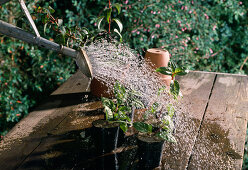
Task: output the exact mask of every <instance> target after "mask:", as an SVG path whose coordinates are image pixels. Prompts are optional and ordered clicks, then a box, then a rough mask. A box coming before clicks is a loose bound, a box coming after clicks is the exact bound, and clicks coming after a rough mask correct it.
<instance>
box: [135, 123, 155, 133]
mask: <svg viewBox="0 0 248 170" xmlns="http://www.w3.org/2000/svg"><path fill="white" fill-rule="evenodd" d="M133 126H134V128H135V129H136V130H138V131H139V132H143V133H150V132H152V125H149V124H147V123H144V122H134V123H133Z"/></svg>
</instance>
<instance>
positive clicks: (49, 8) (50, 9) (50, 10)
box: [48, 6, 55, 14]
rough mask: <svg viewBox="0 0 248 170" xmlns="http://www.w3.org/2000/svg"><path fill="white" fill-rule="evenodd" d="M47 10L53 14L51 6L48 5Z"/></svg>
mask: <svg viewBox="0 0 248 170" xmlns="http://www.w3.org/2000/svg"><path fill="white" fill-rule="evenodd" d="M48 10H49V12H50V13H51V14H53V13H54V12H55V10H54V9H53V8H52V7H51V6H49V7H48Z"/></svg>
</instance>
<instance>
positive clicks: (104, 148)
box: [92, 119, 120, 154]
mask: <svg viewBox="0 0 248 170" xmlns="http://www.w3.org/2000/svg"><path fill="white" fill-rule="evenodd" d="M92 125H93V135H92V137H93V139H94V142H95V146H96V150H97V153H98V154H105V153H109V152H111V151H112V150H114V149H116V147H117V144H118V136H119V129H120V128H119V125H120V124H119V123H109V122H108V121H106V120H103V119H100V120H96V121H94V122H93V123H92Z"/></svg>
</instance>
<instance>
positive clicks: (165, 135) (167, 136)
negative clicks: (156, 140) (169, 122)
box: [156, 131, 177, 143]
mask: <svg viewBox="0 0 248 170" xmlns="http://www.w3.org/2000/svg"><path fill="white" fill-rule="evenodd" d="M156 135H157V136H159V137H160V138H162V139H164V140H166V141H168V142H172V143H176V142H177V141H176V139H175V137H174V136H173V135H172V134H171V133H168V132H166V131H162V132H159V133H157V134H156Z"/></svg>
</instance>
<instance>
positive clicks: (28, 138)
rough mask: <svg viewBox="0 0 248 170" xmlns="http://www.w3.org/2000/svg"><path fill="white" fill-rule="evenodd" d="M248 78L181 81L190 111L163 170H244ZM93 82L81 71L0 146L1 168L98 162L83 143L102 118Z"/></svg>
mask: <svg viewBox="0 0 248 170" xmlns="http://www.w3.org/2000/svg"><path fill="white" fill-rule="evenodd" d="M247 79H248V78H247V76H239V75H231V74H218V73H207V72H190V73H189V74H188V75H187V76H185V77H182V78H180V79H179V81H180V84H181V88H182V92H183V95H184V100H183V104H182V106H187V107H188V108H189V110H185V111H184V114H183V115H178V119H179V120H178V121H177V122H175V123H176V130H175V137H176V139H177V141H178V142H177V144H171V143H166V144H165V146H164V151H163V153H164V154H163V158H162V167H161V169H241V164H242V158H243V151H244V143H245V135H246V125H247V115H248V113H247V111H248V80H247ZM88 81H89V80H88V78H87V77H86V76H84V75H83V74H82V73H81V72H77V73H76V74H74V75H73V76H72V77H71V78H69V79H68V80H67V81H66V82H65V83H64V84H63V85H62V86H60V88H59V89H57V90H56V91H55V92H53V93H52V95H51V96H50V97H49V99H48V100H46V101H45V102H43V104H41V105H40V106H39V107H37V108H36V109H35V110H34V111H33V112H31V113H30V114H29V115H28V116H27V117H26V118H24V119H23V120H22V121H21V122H19V123H18V124H17V125H16V126H15V127H14V128H13V129H12V130H11V131H10V132H9V134H8V135H7V136H6V137H5V139H4V141H3V142H1V143H0V167H1V169H16V168H18V167H19V169H42V168H43V169H46V168H47V167H56V168H59V167H60V168H63V169H72V168H74V167H80V166H81V165H83V164H84V162H80V160H87V159H89V158H90V160H97V159H91V158H92V157H90V156H88V157H87V154H86V153H88V154H90V152H89V150H87V149H86V150H85V147H86V144H87V142H86V140H87V137H84V139H83V140H85V141H83V142H86V143H84V144H85V145H84V144H82V138H83V137H82V136H85V135H86V136H87V133H88V132H87V131H88V130H89V129H90V127H91V122H92V121H94V120H97V119H100V118H103V114H102V113H100V112H97V111H96V110H97V109H98V110H99V109H100V108H102V105H101V103H100V102H99V101H98V102H95V98H92V95H90V93H89V92H88V91H89V89H87V87H88ZM82 132H84V133H82ZM80 136H81V137H82V138H81V137H80ZM87 147H90V145H89V146H87ZM134 148H135V147H134ZM125 157H128V156H125ZM68 158H70V159H68ZM77 159H78V160H77ZM66 160H68V161H66ZM73 161H74V162H73ZM70 163H73V164H70ZM76 163H78V164H77V165H76ZM90 163H91V164H92V165H94V164H95V163H94V161H90ZM50 164H53V165H50Z"/></svg>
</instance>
